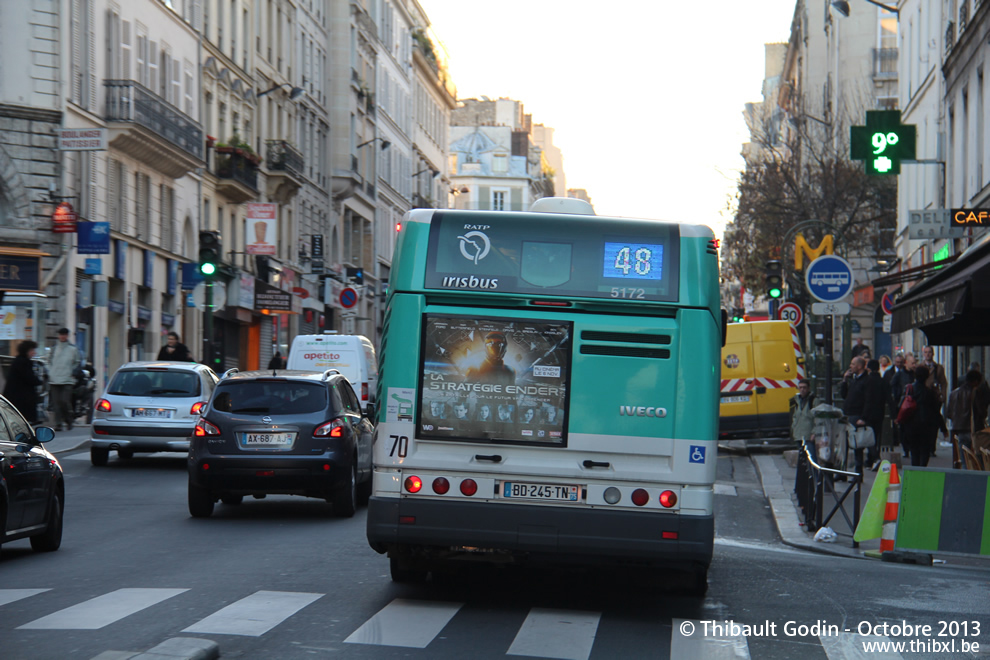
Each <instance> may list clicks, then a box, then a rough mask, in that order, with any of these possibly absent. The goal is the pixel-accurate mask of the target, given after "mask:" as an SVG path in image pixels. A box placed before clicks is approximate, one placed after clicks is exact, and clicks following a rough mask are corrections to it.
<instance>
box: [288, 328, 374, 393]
mask: <svg viewBox="0 0 990 660" xmlns="http://www.w3.org/2000/svg"><path fill="white" fill-rule="evenodd" d="M285 368H286V369H302V370H305V371H326V370H327V369H336V370H337V371H339V372H340V373H341V374H342V375H343V376H344V377H345V378H347V380H348V381H349V382H350V384H351V387H353V388H354V392H355V394H357V395H358V397H360V399H361V406H362V407H364V408H367V407H368V404H369V403H374V402H375V388H376V387H377V386H378V358H376V357H375V346H374V344H372V343H371V340H370V339H368V338H367V337H364V336H362V335H335V334H324V335H299V336H297V337H296V338H295V339H293V340H292V347H291V348H290V349H289V360H288V362H287V363H286V365H285Z"/></svg>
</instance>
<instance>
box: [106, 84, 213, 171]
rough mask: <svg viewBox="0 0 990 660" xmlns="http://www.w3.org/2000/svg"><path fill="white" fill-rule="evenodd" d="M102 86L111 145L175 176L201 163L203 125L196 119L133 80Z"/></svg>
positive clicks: (158, 169) (200, 165)
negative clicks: (104, 91)
mask: <svg viewBox="0 0 990 660" xmlns="http://www.w3.org/2000/svg"><path fill="white" fill-rule="evenodd" d="M103 86H104V88H105V89H106V110H105V119H106V120H107V125H108V128H109V129H110V130H109V141H110V145H111V146H113V147H114V148H115V149H119V150H120V151H122V152H124V153H126V154H128V155H129V156H132V157H133V158H135V159H137V160H139V161H141V162H142V163H144V164H145V165H148V166H149V167H152V168H154V169H156V170H157V171H159V172H162V173H163V174H165V175H167V176H169V177H172V178H176V179H177V178H179V177H181V176H183V175H185V174H186V173H188V172H190V171H192V170H194V169H196V168H197V167H202V165H203V129H202V127H201V126H200V125H199V123H198V122H196V120H194V119H193V118H192V117H190V116H189V115H187V114H186V113H184V112H182V111H181V110H179V109H178V108H177V107H175V106H174V105H172V104H171V103H169V102H168V101H166V100H165V99H163V98H162V97H160V96H158V95H157V94H155V93H154V92H152V91H151V90H150V89H148V88H147V87H145V86H144V85H142V84H140V83H138V82H136V81H134V80H105V81H103Z"/></svg>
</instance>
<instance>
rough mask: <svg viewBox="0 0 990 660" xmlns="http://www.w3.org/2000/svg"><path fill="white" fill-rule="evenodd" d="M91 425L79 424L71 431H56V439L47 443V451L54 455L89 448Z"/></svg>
mask: <svg viewBox="0 0 990 660" xmlns="http://www.w3.org/2000/svg"><path fill="white" fill-rule="evenodd" d="M89 437H90V427H89V424H85V423H84V424H77V425H75V426H73V427H72V430H71V431H55V439H54V440H52V441H51V442H46V443H45V449H47V450H48V451H50V452H51V453H53V454H62V453H65V452H69V451H74V450H76V449H85V448H86V447H88V446H89Z"/></svg>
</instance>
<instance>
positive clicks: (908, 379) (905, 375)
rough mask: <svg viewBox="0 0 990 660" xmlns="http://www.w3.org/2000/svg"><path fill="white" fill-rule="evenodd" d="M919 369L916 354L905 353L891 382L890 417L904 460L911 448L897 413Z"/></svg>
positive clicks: (895, 359)
mask: <svg viewBox="0 0 990 660" xmlns="http://www.w3.org/2000/svg"><path fill="white" fill-rule="evenodd" d="M894 365H895V367H896V365H897V358H894ZM916 367H917V363H916V361H915V357H914V353H910V352H909V353H905V354H904V355H903V356H902V360H901V370H900V371H898V372H897V373H896V374H894V377H893V378H892V379H891V381H890V400H891V410H890V416H891V419H893V420H895V421H894V442H895V446H896V445H897V444H900V445H901V451H902V452H903V454H904V460H907V458H908V456H910V455H911V448H910V447H909V446H908V444H907V442H906V440H905V439H904V429H903V428H902V426H901V425H900V424H898V423H897V421H896V420H897V412H898V411H899V410H900V407H901V401H903V400H904V389H905V388H906V387H907V386H908V385H909V384H910V383H913V382H914V370H915V368H916Z"/></svg>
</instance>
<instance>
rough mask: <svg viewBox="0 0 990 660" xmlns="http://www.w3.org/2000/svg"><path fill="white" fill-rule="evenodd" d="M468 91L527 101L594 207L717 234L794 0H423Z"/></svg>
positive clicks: (461, 87)
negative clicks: (747, 114)
mask: <svg viewBox="0 0 990 660" xmlns="http://www.w3.org/2000/svg"><path fill="white" fill-rule="evenodd" d="M420 4H421V5H422V6H423V8H424V9H425V10H426V12H427V14H428V15H429V17H430V20H431V21H432V23H433V28H434V30H435V31H436V33H437V34H438V35H439V37H440V39H441V41H443V43H444V45H445V46H446V47H447V51H448V52H449V54H450V58H451V63H450V64H451V65H450V71H451V74H452V77H453V79H454V82H455V84H456V85H457V88H458V96H459V97H460V98H471V97H480V96H482V95H484V96H487V97H489V98H491V99H496V98H499V97H503V96H504V97H509V98H512V99H516V100H518V101H522V102H523V103H524V104H525V110H526V112H527V113H530V114H532V115H533V121H534V122H540V123H543V124H546V125H547V126H551V127H553V128H554V130H555V133H554V143H555V144H556V145H557V146H558V147H560V149H561V150H562V152H563V156H564V171H565V174H566V176H567V186H568V187H569V188H586V189H587V190H588V194H589V195H590V196H591V198H592V202H593V203H594V204H595V210H596V211H597V212H598V213H599V214H600V215H619V216H630V217H645V218H658V219H664V220H678V221H687V222H700V223H703V224H707V225H709V226H710V227H712V228H713V229H714V230H715V233H716V234H717V235H719V236H721V235H722V232H723V229H724V226H725V224H726V222H728V221H729V220H730V219H731V216H730V214H729V213H728V212H727V211H726V205H727V203H728V198H729V196H730V195H732V194H733V192H734V190H735V182H736V179H737V177H738V175H739V171H740V170H741V169H742V167H743V160H742V157H741V156H740V155H739V152H740V150H741V148H742V144H743V143H744V142H746V141H747V131H746V126H745V123H744V122H743V118H742V111H743V105H744V104H745V103H746V102H749V101H759V100H761V84H762V81H763V75H764V49H763V44H765V43H771V42H786V41H787V39H788V36H789V34H790V25H791V17H792V16H793V14H794V5H795V0H757V1H756V2H741V1H739V0H706V1H704V2H685V1H677V2H675V1H674V0H626V1H625V2H615V3H608V2H604V3H603V2H599V1H596V0H420Z"/></svg>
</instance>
